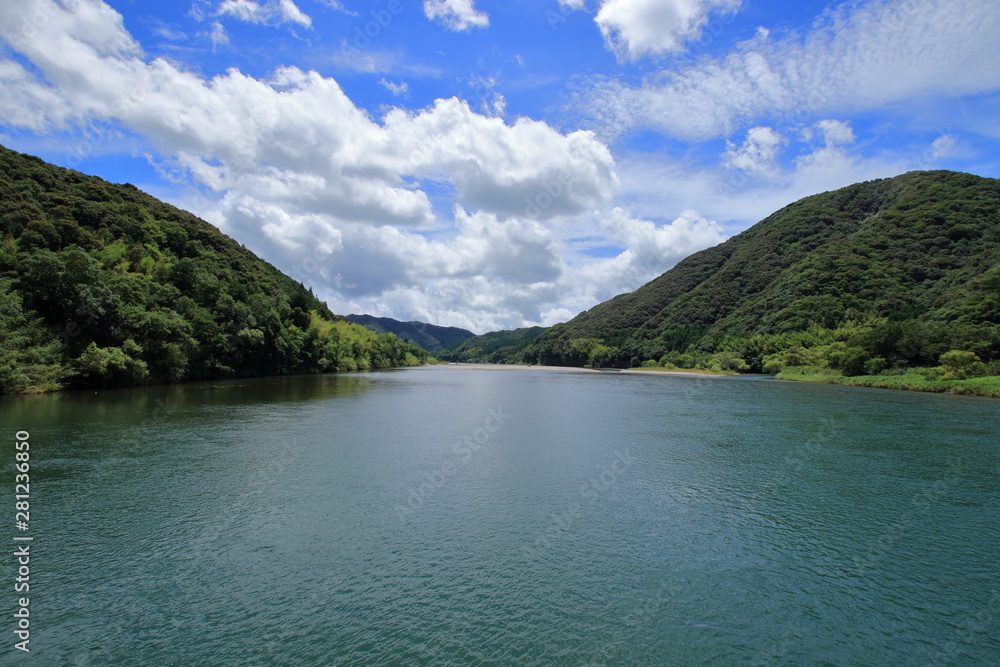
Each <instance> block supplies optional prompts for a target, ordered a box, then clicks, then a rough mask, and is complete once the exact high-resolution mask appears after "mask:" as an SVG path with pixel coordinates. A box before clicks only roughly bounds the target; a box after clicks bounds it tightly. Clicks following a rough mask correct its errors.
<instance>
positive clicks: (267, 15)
mask: <svg viewBox="0 0 1000 667" xmlns="http://www.w3.org/2000/svg"><path fill="white" fill-rule="evenodd" d="M216 15H217V16H222V15H228V16H232V17H234V18H237V19H239V20H241V21H246V22H247V23H257V24H262V25H281V24H282V23H297V24H299V25H301V26H304V27H306V28H309V27H311V26H312V19H311V18H310V17H309V16H308V15H306V14H305V13H303V12H302V10H301V9H299V8H298V7H297V6H296V4H295V3H294V2H293V0H271V1H270V2H267V3H265V4H263V5H262V4H260V3H258V2H254V0H224V2H223V3H222V4H221V5H219V9H218V10H217V11H216Z"/></svg>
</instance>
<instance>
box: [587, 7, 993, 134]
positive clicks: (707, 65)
mask: <svg viewBox="0 0 1000 667" xmlns="http://www.w3.org/2000/svg"><path fill="white" fill-rule="evenodd" d="M646 1H651V0H644V2H643V3H637V6H638V5H639V4H643V5H644V4H645V2H646ZM623 4H624V2H623ZM629 4H631V3H629ZM998 32H1000V4H998V3H996V2H994V1H993V0H953V1H952V2H947V3H943V2H939V1H937V0H908V1H907V2H905V3H897V2H891V1H890V0H872V1H870V2H866V3H855V2H850V3H847V4H844V5H842V6H840V7H837V8H834V9H832V10H830V11H828V12H826V13H825V14H824V15H823V16H822V17H821V18H820V19H819V20H817V22H816V23H815V24H814V25H813V26H812V27H811V28H810V30H809V31H808V32H807V33H806V34H804V35H802V36H799V35H796V34H790V35H788V36H785V37H783V38H778V39H775V38H773V36H771V35H769V34H767V32H766V31H764V32H760V33H758V35H757V36H756V37H755V38H754V39H751V40H749V41H748V42H745V43H743V44H741V45H740V46H739V47H738V48H737V49H736V50H734V51H733V52H731V53H730V54H729V55H727V56H726V57H724V58H718V59H714V60H703V61H699V62H698V63H695V64H692V65H689V66H687V67H684V68H682V69H680V70H664V71H662V72H660V73H659V74H658V75H656V76H653V77H651V78H649V79H648V80H647V81H645V82H644V83H643V84H642V85H640V86H630V85H625V84H623V83H620V82H618V81H603V82H602V81H596V82H594V85H592V86H590V92H588V93H587V94H586V95H585V96H584V99H583V100H582V103H583V106H584V108H585V112H584V113H585V115H589V116H590V118H591V120H592V122H593V123H594V124H595V125H600V126H602V127H603V128H604V129H605V132H606V133H607V135H613V134H616V133H620V132H623V131H627V130H629V129H634V128H652V129H655V130H658V131H660V132H663V133H664V134H667V135H671V136H675V137H681V138H687V139H699V140H704V139H708V138H712V137H718V136H724V135H727V134H730V133H731V132H732V131H733V130H734V129H736V128H737V127H738V126H740V125H742V124H745V123H751V122H754V121H755V120H758V119H760V118H763V117H793V118H809V117H815V115H818V114H825V113H830V112H838V111H845V112H846V111H857V110H867V109H874V108H880V107H883V106H886V105H889V104H894V103H899V102H902V101H905V100H910V99H918V98H923V97H930V96H958V95H968V94H975V93H980V92H985V91H991V90H996V89H997V88H998V87H1000V68H996V67H985V66H984V63H995V62H1000V40H997V39H996V35H997V33H998Z"/></svg>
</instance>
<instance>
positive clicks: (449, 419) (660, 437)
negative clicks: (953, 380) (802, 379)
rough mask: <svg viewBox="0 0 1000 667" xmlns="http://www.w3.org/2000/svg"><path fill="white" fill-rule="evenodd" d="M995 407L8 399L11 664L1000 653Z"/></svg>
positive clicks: (556, 384) (478, 399) (601, 376)
mask: <svg viewBox="0 0 1000 667" xmlns="http://www.w3.org/2000/svg"><path fill="white" fill-rule="evenodd" d="M998 408H1000V402H997V401H995V400H990V399H980V398H973V397H958V396H947V395H937V394H933V395H932V394H918V393H908V392H895V391H887V390H867V389H857V388H849V387H838V386H830V385H804V384H797V383H782V382H777V381H773V380H768V379H758V378H723V379H717V378H716V379H711V378H682V377H665V376H648V375H628V374H620V373H596V372H594V373H588V372H572V371H568V370H567V371H558V370H543V369H526V368H516V369H506V370H488V369H477V368H456V367H425V368H417V369H406V370H398V371H386V372H378V373H362V374H346V375H327V376H307V377H286V378H264V379H253V380H238V381H236V380H232V381H220V382H210V383H196V384H189V385H182V386H169V387H151V388H145V389H136V390H119V391H103V392H97V393H95V392H64V393H60V394H52V395H43V396H28V397H7V398H3V399H2V400H0V426H2V429H3V432H4V433H6V434H7V437H6V438H5V441H6V442H7V443H8V444H7V445H6V446H7V448H8V450H9V451H8V454H6V456H7V458H6V461H7V466H6V469H7V470H8V473H9V474H7V475H6V476H5V477H4V479H5V480H6V481H5V482H4V484H5V485H6V486H7V487H9V488H7V489H5V491H7V492H8V497H9V498H11V499H12V498H13V494H14V453H15V452H14V441H15V434H16V433H17V432H18V431H28V432H30V440H29V441H30V454H31V458H30V466H31V468H30V474H31V494H30V495H31V498H30V503H31V504H30V510H31V524H30V529H29V531H27V533H25V534H24V535H21V536H26V535H30V536H31V537H32V541H31V542H30V552H31V564H30V567H31V575H30V577H31V581H30V586H31V588H30V604H29V607H28V608H29V609H30V619H31V626H30V629H31V634H30V648H31V653H30V654H25V653H23V652H22V651H19V650H17V649H15V648H14V643H15V642H16V641H17V639H16V638H15V634H14V629H15V628H16V627H17V619H14V618H13V617H12V616H11V615H10V614H13V613H14V612H15V610H16V609H17V608H18V598H19V597H20V596H21V594H18V593H15V592H14V588H13V586H14V582H15V578H16V576H17V563H16V559H15V558H14V556H13V555H11V556H9V557H8V558H6V559H4V563H3V570H2V576H4V578H5V580H6V582H7V583H4V584H3V586H2V587H0V588H2V589H3V590H6V591H7V593H6V595H5V599H4V600H3V604H4V605H6V606H5V607H4V608H5V609H8V610H9V611H10V613H9V614H7V615H6V617H7V619H8V620H7V621H6V622H5V623H0V630H2V633H0V636H2V637H5V638H6V641H5V642H4V643H3V645H2V646H0V660H2V661H3V662H4V664H21V663H22V662H24V664H27V663H28V661H30V662H31V663H32V664H52V665H119V664H121V665H218V664H232V665H340V666H344V665H445V666H449V665H487V664H490V665H598V664H607V665H803V664H815V665H874V664H886V665H889V664H891V665H938V664H945V665H983V664H1000V639H998V638H1000V569H998V555H1000V410H998ZM22 435H23V434H22ZM8 511H9V513H10V517H9V519H10V528H9V532H8V535H9V537H8V541H9V544H10V547H9V551H10V553H11V554H13V553H14V552H15V549H16V547H15V545H17V544H24V543H25V542H23V541H22V542H15V541H13V540H12V538H14V537H17V536H18V531H17V530H16V529H15V527H14V503H13V500H11V502H9V503H8ZM5 626H6V627H5Z"/></svg>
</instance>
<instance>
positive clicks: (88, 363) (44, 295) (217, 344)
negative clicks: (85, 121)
mask: <svg viewBox="0 0 1000 667" xmlns="http://www.w3.org/2000/svg"><path fill="white" fill-rule="evenodd" d="M426 356H427V355H426V353H425V352H423V351H422V350H419V349H418V348H416V347H414V346H412V345H408V344H405V343H403V342H402V341H400V340H398V339H397V338H396V337H395V336H378V335H376V334H374V333H373V332H371V331H369V330H368V329H365V328H364V327H361V326H358V325H355V324H351V323H349V322H347V321H346V320H345V319H344V318H342V317H338V316H335V315H333V314H332V313H331V312H330V310H329V309H328V308H327V306H326V305H325V304H324V303H323V302H322V301H320V300H319V299H317V298H316V297H315V296H314V295H313V294H312V291H311V290H308V289H306V288H305V287H304V286H303V285H301V284H300V283H298V282H296V281H295V280H293V279H292V278H289V277H288V276H286V275H284V274H282V273H281V272H280V271H278V270H277V269H276V268H274V267H273V266H271V265H270V264H268V263H267V262H265V261H263V260H262V259H260V258H259V257H257V256H256V255H254V254H253V253H252V252H250V251H249V250H247V249H246V248H245V247H243V246H241V245H240V244H239V243H237V242H236V241H234V240H233V239H231V238H229V237H227V236H225V235H224V234H222V233H221V232H220V231H219V230H218V229H216V228H215V227H213V226H212V225H210V224H209V223H207V222H205V221H203V220H200V219H198V218H196V217H195V216H193V215H191V214H190V213H187V212H185V211H181V210H179V209H177V208H175V207H173V206H170V205H169V204H165V203H163V202H161V201H159V200H157V199H155V198H153V197H151V196H149V195H147V194H145V193H143V192H141V191H139V190H138V189H136V188H135V187H134V186H132V185H129V184H125V185H116V184H112V183H107V182H105V181H103V180H102V179H100V178H96V177H92V176H85V175H84V174H81V173H79V172H77V171H72V170H67V169H62V168H60V167H56V166H53V165H50V164H46V163H45V162H43V161H42V160H40V159H38V158H36V157H33V156H30V155H23V154H20V153H17V152H14V151H11V150H9V149H6V148H3V147H0V393H18V392H24V391H41V390H49V389H58V388H60V387H62V386H64V385H69V386H74V387H82V386H102V387H110V386H123V385H135V384H145V383H158V382H178V381H182V380H191V379H203V378H217V377H229V376H254V375H273V374H285V373H302V372H322V371H336V370H355V369H366V368H378V367H385V366H395V365H404V364H416V363H420V362H421V361H422V360H424V359H426Z"/></svg>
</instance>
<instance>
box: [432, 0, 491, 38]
mask: <svg viewBox="0 0 1000 667" xmlns="http://www.w3.org/2000/svg"><path fill="white" fill-rule="evenodd" d="M424 14H425V15H426V16H427V18H429V19H430V20H432V21H437V22H438V23H440V24H441V25H443V26H444V27H446V28H448V29H449V30H456V31H463V30H468V29H470V28H485V27H486V26H488V25H489V24H490V17H489V16H488V15H487V14H486V13H485V12H481V11H479V10H477V9H476V8H475V5H474V2H473V0H424Z"/></svg>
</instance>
